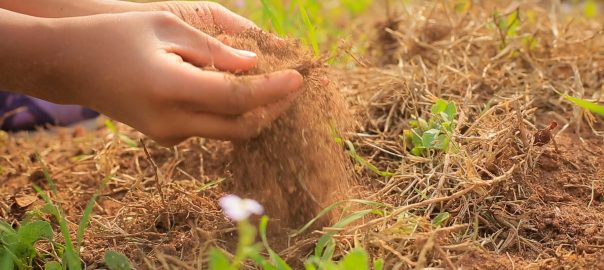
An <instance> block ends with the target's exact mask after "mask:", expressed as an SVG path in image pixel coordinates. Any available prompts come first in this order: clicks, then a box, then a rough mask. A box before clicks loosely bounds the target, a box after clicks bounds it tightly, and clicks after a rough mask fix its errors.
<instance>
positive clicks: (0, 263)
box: [0, 245, 14, 270]
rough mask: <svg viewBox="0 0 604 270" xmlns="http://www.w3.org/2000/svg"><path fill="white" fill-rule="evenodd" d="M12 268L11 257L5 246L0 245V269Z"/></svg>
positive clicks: (9, 269)
mask: <svg viewBox="0 0 604 270" xmlns="http://www.w3.org/2000/svg"><path fill="white" fill-rule="evenodd" d="M13 268H14V264H13V258H12V256H11V255H10V253H9V252H8V251H7V250H6V249H5V247H3V246H1V245H0V269H8V270H11V269H13Z"/></svg>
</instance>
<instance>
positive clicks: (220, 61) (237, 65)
mask: <svg viewBox="0 0 604 270" xmlns="http://www.w3.org/2000/svg"><path fill="white" fill-rule="evenodd" d="M186 28H187V30H186V32H185V33H184V34H185V35H186V37H185V38H183V39H181V41H180V42H178V43H177V44H176V46H175V47H173V50H172V51H171V52H172V53H176V54H178V55H180V56H181V57H182V58H183V59H184V60H185V61H187V62H189V63H191V64H194V65H196V66H213V67H215V68H217V69H219V70H223V71H233V72H236V71H245V70H249V69H252V68H254V67H255V66H256V63H257V61H258V57H257V56H256V54H255V53H254V52H250V51H245V50H238V49H235V48H232V47H229V46H227V45H225V44H224V43H222V42H220V41H219V40H218V39H216V38H214V37H211V36H210V35H208V34H206V33H203V32H201V31H199V30H197V29H194V28H192V27H189V26H188V25H187V26H186Z"/></svg>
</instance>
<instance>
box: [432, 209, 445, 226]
mask: <svg viewBox="0 0 604 270" xmlns="http://www.w3.org/2000/svg"><path fill="white" fill-rule="evenodd" d="M448 219H449V212H442V213H440V214H438V215H436V217H435V218H434V219H433V220H432V225H433V226H434V227H440V226H441V225H442V224H443V223H444V222H445V221H447V220H448Z"/></svg>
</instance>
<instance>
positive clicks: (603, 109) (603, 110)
mask: <svg viewBox="0 0 604 270" xmlns="http://www.w3.org/2000/svg"><path fill="white" fill-rule="evenodd" d="M564 98H565V99H566V100H568V101H570V102H572V103H574V104H576V105H577V106H579V107H581V108H583V109H586V110H589V111H591V112H594V113H597V114H599V115H602V116H604V105H600V104H597V103H594V102H591V101H589V100H585V99H582V98H576V97H571V96H564Z"/></svg>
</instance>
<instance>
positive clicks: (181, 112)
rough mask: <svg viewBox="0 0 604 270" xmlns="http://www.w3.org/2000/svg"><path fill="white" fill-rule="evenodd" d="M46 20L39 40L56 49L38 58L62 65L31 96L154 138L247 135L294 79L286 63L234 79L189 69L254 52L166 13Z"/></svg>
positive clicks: (252, 59)
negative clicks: (49, 36)
mask: <svg viewBox="0 0 604 270" xmlns="http://www.w3.org/2000/svg"><path fill="white" fill-rule="evenodd" d="M216 18H217V17H216V16H215V17H214V19H213V20H214V23H219V24H222V23H227V22H228V21H229V20H227V21H220V20H218V21H217V20H216ZM237 25H239V24H237ZM225 26H226V24H225ZM52 27H53V29H56V34H55V35H53V37H54V38H53V41H54V42H52V43H51V44H53V45H49V46H47V47H48V49H49V50H51V51H54V52H57V53H58V54H55V56H56V57H55V58H52V59H46V61H45V63H53V64H54V65H55V66H52V67H47V68H50V69H52V70H58V71H61V72H56V73H55V72H52V73H50V74H48V76H51V77H50V78H47V77H45V78H43V80H44V82H51V83H50V84H47V85H48V86H49V88H50V89H46V90H44V89H39V90H38V91H36V93H35V94H36V95H37V96H39V97H41V98H44V99H47V100H50V101H53V102H60V103H76V104H82V105H84V106H88V107H90V108H93V109H96V110H98V111H100V112H102V113H104V114H106V115H108V116H110V117H112V118H115V119H116V120H118V121H121V122H123V123H126V124H128V125H130V126H132V127H134V128H136V129H138V130H139V131H141V132H143V133H145V134H146V135H148V136H149V137H151V138H153V139H155V140H156V141H158V142H159V143H161V144H163V145H173V144H176V143H178V142H180V141H182V140H184V139H186V138H188V137H192V136H201V137H207V138H214V139H227V140H238V139H245V138H249V137H250V136H253V135H255V134H257V133H258V132H259V131H260V130H261V129H262V128H263V127H265V126H267V125H268V124H269V123H270V122H271V121H272V120H274V119H275V118H276V117H277V116H278V115H279V114H281V113H282V112H283V111H285V110H286V109H287V108H288V106H289V105H290V103H291V101H292V100H293V98H294V97H295V96H296V94H297V93H298V89H299V88H300V86H301V85H302V83H303V79H302V76H301V75H300V74H299V73H297V72H296V71H294V70H284V71H280V72H275V73H272V74H267V75H259V76H246V77H236V76H233V75H230V74H227V73H222V72H215V71H205V70H202V69H200V68H198V67H203V66H208V65H213V66H215V67H216V68H218V69H219V70H225V71H241V70H248V69H251V68H253V67H254V66H255V64H256V61H257V59H256V56H255V55H254V54H253V53H250V52H246V51H239V50H236V49H234V48H231V47H228V46H226V45H224V44H222V43H221V42H219V41H217V40H216V39H214V38H212V37H210V36H208V35H206V34H204V33H202V32H200V31H198V30H196V29H194V28H193V27H191V26H189V25H188V24H186V23H185V22H183V21H182V20H181V19H180V18H178V17H176V16H175V15H173V14H172V13H168V12H130V13H120V14H106V15H95V16H89V17H76V18H65V19H57V20H53V24H52ZM232 27H234V28H230V29H233V30H234V29H236V27H237V26H235V24H233V25H232ZM47 55H53V54H52V53H48V54H47ZM43 62H44V61H43ZM59 89H60V90H61V92H57V91H56V90H59Z"/></svg>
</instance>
